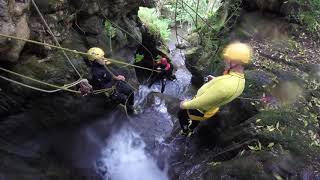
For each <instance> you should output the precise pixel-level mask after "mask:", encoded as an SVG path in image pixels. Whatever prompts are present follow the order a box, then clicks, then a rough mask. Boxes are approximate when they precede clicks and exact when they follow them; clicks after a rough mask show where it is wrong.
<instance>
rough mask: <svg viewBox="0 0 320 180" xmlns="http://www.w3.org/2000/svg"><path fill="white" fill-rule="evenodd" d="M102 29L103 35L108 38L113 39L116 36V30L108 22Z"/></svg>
mask: <svg viewBox="0 0 320 180" xmlns="http://www.w3.org/2000/svg"><path fill="white" fill-rule="evenodd" d="M104 29H105V33H106V34H107V35H108V36H109V37H111V38H114V37H115V36H116V31H117V29H116V28H115V27H113V26H112V24H111V23H110V22H109V21H105V23H104Z"/></svg>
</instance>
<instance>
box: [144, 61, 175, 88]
mask: <svg viewBox="0 0 320 180" xmlns="http://www.w3.org/2000/svg"><path fill="white" fill-rule="evenodd" d="M157 70H158V71H160V72H158V74H157V75H156V76H155V77H154V78H153V79H152V80H151V82H150V84H149V86H148V87H149V88H150V87H151V86H152V85H153V84H154V83H155V82H156V81H161V93H163V92H164V90H165V86H166V82H167V79H170V80H171V79H173V76H172V71H173V65H172V64H171V63H169V62H168V59H167V58H165V57H162V58H161V60H160V61H158V62H157Z"/></svg>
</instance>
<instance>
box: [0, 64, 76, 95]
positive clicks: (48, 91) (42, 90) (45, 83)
mask: <svg viewBox="0 0 320 180" xmlns="http://www.w3.org/2000/svg"><path fill="white" fill-rule="evenodd" d="M0 70H1V71H4V72H7V73H10V74H13V75H15V76H19V77H21V78H24V79H28V80H30V81H33V82H36V83H39V84H42V85H46V86H49V87H52V88H56V89H59V90H64V91H68V92H72V93H76V94H80V91H75V90H71V89H68V88H70V87H71V86H70V85H68V86H58V85H54V84H50V83H47V82H44V81H41V80H37V79H34V78H31V77H28V76H25V75H22V74H19V73H16V72H13V71H10V70H8V69H5V68H2V67H0ZM0 77H1V78H2V79H5V80H7V81H10V82H12V83H16V84H19V85H22V86H24V87H28V88H31V89H34V90H38V91H41V92H46V93H54V92H57V91H58V90H52V91H50V90H44V89H41V88H36V87H33V86H30V85H27V84H24V83H21V82H18V81H15V80H12V79H9V78H6V77H4V76H0ZM80 82H81V80H80V81H76V82H75V83H74V86H75V85H77V84H79V83H80ZM69 86H70V87H69Z"/></svg>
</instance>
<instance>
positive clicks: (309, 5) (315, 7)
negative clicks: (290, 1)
mask: <svg viewBox="0 0 320 180" xmlns="http://www.w3.org/2000/svg"><path fill="white" fill-rule="evenodd" d="M297 2H298V4H299V6H300V7H299V11H298V13H296V12H292V14H291V17H295V18H296V19H297V20H298V21H299V22H300V23H302V24H304V25H305V26H306V27H307V30H308V31H310V32H312V33H315V34H316V35H318V36H320V33H319V31H320V0H307V1H306V0H297Z"/></svg>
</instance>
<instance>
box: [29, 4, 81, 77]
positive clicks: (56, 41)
mask: <svg viewBox="0 0 320 180" xmlns="http://www.w3.org/2000/svg"><path fill="white" fill-rule="evenodd" d="M31 2H32V4H33V6H34V7H35V9H36V11H37V13H38V14H39V16H40V18H41V19H42V22H43V23H44V25H45V26H46V28H47V29H48V31H49V34H50V35H51V36H52V37H53V39H54V41H55V43H56V44H57V45H58V46H59V47H61V45H60V43H59V41H58V40H57V38H56V36H55V35H54V34H53V32H52V30H51V28H50V27H49V25H48V23H47V21H46V20H45V19H44V17H43V15H42V13H41V11H40V10H39V8H38V6H37V4H36V3H35V2H34V0H31ZM62 53H63V55H64V56H65V57H66V59H67V60H68V62H69V64H70V65H71V66H72V68H73V69H74V71H75V72H76V73H77V74H78V76H79V77H80V78H82V76H81V74H80V72H79V71H78V70H77V68H76V67H75V65H74V64H73V63H72V61H71V60H70V58H69V56H68V55H67V54H66V52H65V51H64V50H62Z"/></svg>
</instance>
